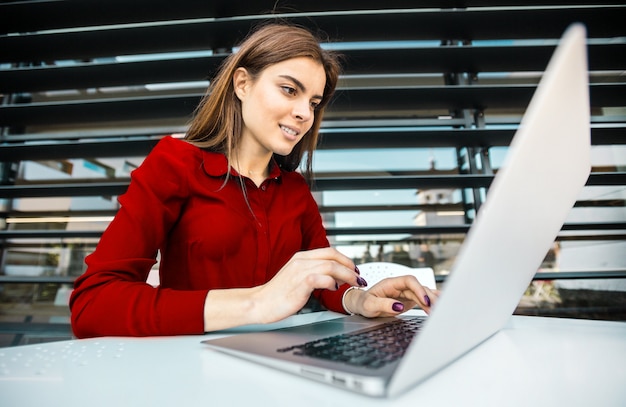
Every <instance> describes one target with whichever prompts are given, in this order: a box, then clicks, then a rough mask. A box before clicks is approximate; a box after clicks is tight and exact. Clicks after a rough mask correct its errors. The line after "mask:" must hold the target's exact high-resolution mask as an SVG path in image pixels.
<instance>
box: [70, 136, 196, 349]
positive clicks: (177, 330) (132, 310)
mask: <svg viewBox="0 0 626 407" xmlns="http://www.w3.org/2000/svg"><path fill="white" fill-rule="evenodd" d="M168 144H172V141H171V140H166V141H163V142H162V143H161V144H159V145H157V147H155V149H154V151H153V153H152V154H150V155H149V156H148V157H147V158H146V160H145V161H144V163H143V164H142V165H141V166H140V167H139V168H138V169H137V170H135V171H134V172H133V174H132V177H131V183H130V185H129V188H128V190H127V192H126V193H125V194H124V195H122V196H120V198H119V201H120V204H121V207H120V209H119V211H118V213H117V215H116V217H115V218H114V220H113V221H112V222H111V224H110V225H109V227H108V228H107V230H106V231H105V232H104V234H103V235H102V238H101V240H100V242H99V244H98V246H97V248H96V250H95V252H94V253H92V254H91V255H89V256H88V257H87V258H86V263H87V271H86V272H85V274H84V275H82V276H80V277H79V278H78V279H77V281H76V283H75V290H74V291H73V294H72V297H71V301H70V307H71V311H72V327H73V329H74V333H75V335H76V336H77V337H89V336H100V335H107V336H114V335H133V336H146V335H176V334H195V333H202V332H203V323H202V321H203V307H204V300H205V298H206V294H207V291H208V290H207V289H202V290H186V291H181V290H173V289H168V288H164V287H157V288H154V287H152V286H150V285H148V284H147V283H146V278H147V275H148V273H149V271H150V269H151V267H152V266H153V265H154V264H155V262H156V254H157V250H158V248H159V247H160V246H161V245H162V244H163V242H164V241H165V239H166V236H167V234H168V233H169V231H170V229H171V227H172V225H173V224H174V223H175V222H176V220H177V219H178V217H179V213H180V210H181V207H182V206H183V205H184V203H185V200H186V199H185V198H186V195H187V194H188V188H187V186H186V179H185V175H186V174H185V172H184V171H182V170H181V169H183V168H186V164H185V163H184V162H181V160H184V159H185V157H184V156H183V155H180V156H176V155H175V154H171V153H170V151H168V148H167V145H168Z"/></svg>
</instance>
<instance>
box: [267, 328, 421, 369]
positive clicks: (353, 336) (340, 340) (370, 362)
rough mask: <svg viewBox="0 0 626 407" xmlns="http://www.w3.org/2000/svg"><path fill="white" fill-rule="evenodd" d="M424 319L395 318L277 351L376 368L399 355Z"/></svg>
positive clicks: (402, 353)
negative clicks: (362, 329)
mask: <svg viewBox="0 0 626 407" xmlns="http://www.w3.org/2000/svg"><path fill="white" fill-rule="evenodd" d="M425 320H426V317H422V316H417V317H412V318H406V319H397V320H393V321H391V322H387V323H384V324H382V325H380V326H376V327H374V328H370V329H368V330H366V331H356V332H351V333H347V334H341V335H336V336H331V337H328V338H323V339H318V340H315V341H311V342H307V343H303V344H301V345H295V346H290V347H287V348H281V349H278V350H277V351H278V352H292V351H293V355H298V356H307V357H312V358H318V359H326V360H332V361H336V362H343V363H347V364H349V365H354V366H364V367H368V368H372V369H376V368H380V367H382V366H384V365H386V364H388V363H391V362H393V361H395V360H398V359H399V358H400V357H402V355H404V352H405V351H406V349H407V348H408V346H409V344H410V343H411V340H412V339H413V337H414V336H415V334H416V333H417V331H418V330H419V329H420V328H421V326H422V324H423V323H424V321H425Z"/></svg>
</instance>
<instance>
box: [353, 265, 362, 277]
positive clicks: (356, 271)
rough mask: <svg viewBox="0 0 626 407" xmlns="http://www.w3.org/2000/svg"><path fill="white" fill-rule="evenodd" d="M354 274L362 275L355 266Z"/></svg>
mask: <svg viewBox="0 0 626 407" xmlns="http://www.w3.org/2000/svg"><path fill="white" fill-rule="evenodd" d="M354 272H355V273H357V274H358V275H361V271H360V270H359V268H358V267H357V266H354Z"/></svg>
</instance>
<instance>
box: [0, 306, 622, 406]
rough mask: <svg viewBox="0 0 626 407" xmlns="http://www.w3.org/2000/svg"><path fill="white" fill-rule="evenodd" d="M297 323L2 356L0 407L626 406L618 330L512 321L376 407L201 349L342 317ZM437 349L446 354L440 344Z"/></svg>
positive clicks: (600, 324) (617, 326) (79, 343)
mask: <svg viewBox="0 0 626 407" xmlns="http://www.w3.org/2000/svg"><path fill="white" fill-rule="evenodd" d="M339 316H340V315H339V314H334V313H331V312H320V313H312V314H304V315H297V316H294V317H291V318H288V319H287V320H285V321H283V322H281V323H278V324H273V325H270V326H263V327H260V326H253V327H246V328H240V329H237V330H233V331H230V332H220V333H214V334H208V335H204V336H179V337H159V338H116V337H113V338H98V339H87V340H73V341H63V342H51V343H47V344H41V345H27V346H20V347H13V348H3V349H0V405H2V406H30V405H42V406H43V405H46V406H56V405H58V406H64V407H70V406H81V407H82V406H122V405H124V406H126V405H128V406H161V405H163V406H171V405H181V406H222V405H227V406H239V405H250V404H255V403H256V404H258V405H260V406H269V405H271V406H293V405H294V402H295V403H296V405H298V406H309V405H310V406H342V407H345V406H346V405H357V404H356V403H358V405H359V407H362V406H371V405H381V404H384V405H393V406H409V405H410V406H415V405H418V404H419V405H425V406H429V407H430V406H460V405H463V406H470V405H477V406H585V407H588V406H590V405H597V406H603V407H606V406H625V405H626V323H624V322H608V321H589V320H574V319H557V318H543V317H523V316H513V317H511V319H510V321H509V322H508V324H507V325H506V327H505V328H504V329H502V330H501V331H500V332H498V333H497V334H496V335H494V336H493V337H491V338H490V339H488V340H487V341H486V342H484V343H483V344H481V345H480V346H479V347H477V348H475V349H474V350H473V351H471V352H469V353H468V354H466V355H465V356H463V357H462V358H460V359H459V360H457V361H456V362H454V363H453V364H452V365H450V366H448V367H446V368H445V369H443V370H442V371H440V372H439V373H437V374H435V375H433V376H432V377H431V378H429V379H427V380H426V381H423V382H422V383H420V384H419V385H418V386H416V387H415V388H414V389H412V390H410V391H409V392H408V393H405V394H403V395H401V396H399V397H397V398H393V399H376V398H369V397H366V396H362V395H358V394H354V393H351V392H348V391H346V390H342V389H337V388H334V387H331V386H329V385H326V384H323V383H317V382H314V381H310V380H307V379H305V378H300V377H295V376H291V375H289V374H287V373H284V372H280V371H276V370H273V369H270V368H267V367H264V366H260V365H256V364H254V363H251V362H247V361H243V360H239V359H237V358H234V357H232V356H228V355H225V354H222V353H219V352H216V351H213V350H210V349H208V348H207V347H206V346H205V345H203V344H202V343H201V341H202V340H204V339H208V338H214V337H218V336H224V335H226V334H237V333H240V332H244V331H247V330H259V329H269V328H277V327H284V326H292V325H298V324H303V323H309V322H314V321H319V320H324V319H329V318H336V317H339ZM443 346H445V344H443Z"/></svg>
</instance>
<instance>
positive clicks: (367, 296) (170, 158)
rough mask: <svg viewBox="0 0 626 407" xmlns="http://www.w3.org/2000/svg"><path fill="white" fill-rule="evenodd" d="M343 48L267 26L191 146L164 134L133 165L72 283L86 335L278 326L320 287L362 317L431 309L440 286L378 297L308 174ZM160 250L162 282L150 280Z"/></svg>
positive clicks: (396, 286) (324, 295) (215, 89)
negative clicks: (335, 232) (328, 226)
mask: <svg viewBox="0 0 626 407" xmlns="http://www.w3.org/2000/svg"><path fill="white" fill-rule="evenodd" d="M339 68H340V66H339V62H338V58H337V56H336V55H335V54H333V53H331V52H328V51H324V50H322V49H321V48H320V46H319V42H318V40H317V39H316V38H315V37H314V36H313V35H312V34H311V33H310V32H309V31H307V30H304V29H301V28H297V27H293V26H289V25H268V26H265V27H262V28H260V29H259V30H257V31H256V32H254V33H253V34H252V35H250V36H249V37H248V38H247V39H246V40H245V41H244V42H243V43H242V44H241V46H240V48H239V50H238V51H237V52H236V53H234V54H232V55H230V56H229V57H228V58H227V59H226V60H225V62H224V64H223V65H222V67H221V68H220V71H219V72H218V74H217V76H216V78H215V79H214V80H213V81H212V82H211V85H210V87H209V89H208V91H207V94H206V96H205V97H204V99H203V100H202V102H201V104H200V106H199V107H198V109H197V111H196V115H195V118H194V119H193V121H192V123H191V125H190V128H189V131H188V133H187V134H186V137H185V139H186V140H178V139H174V138H171V137H166V138H164V139H162V140H161V141H160V142H159V143H158V144H157V145H156V146H155V148H154V149H153V150H152V152H151V153H150V154H149V155H148V157H146V159H145V160H144V162H143V163H142V165H141V166H140V167H139V168H138V169H137V170H135V171H134V172H133V173H132V177H131V182H130V185H129V187H128V190H127V192H126V193H125V194H124V195H122V196H120V198H119V201H120V204H121V207H120V209H119V211H118V213H117V215H116V217H115V219H114V220H113V221H112V222H111V224H110V225H109V227H108V228H107V230H106V231H105V232H104V234H103V235H102V238H101V240H100V242H99V244H98V246H97V248H96V250H95V251H94V253H92V254H90V255H89V256H87V258H86V263H87V271H86V272H85V274H84V275H82V276H81V277H79V278H78V279H77V281H76V283H75V290H74V292H73V294H72V297H71V301H70V307H71V311H72V326H73V330H74V333H75V335H76V336H77V337H91V336H114V335H123V336H129V335H130V336H147V335H182V334H201V333H204V332H208V331H214V330H219V329H225V328H230V327H235V326H240V325H245V324H251V323H270V322H275V321H279V320H281V319H283V318H285V317H287V316H289V315H292V314H294V313H296V312H297V311H298V310H299V309H301V308H302V306H303V305H305V303H306V302H307V300H308V299H309V298H310V296H311V294H313V295H314V296H315V297H316V298H317V299H318V300H319V301H320V302H321V304H322V305H323V306H325V307H326V308H328V309H330V310H333V311H338V312H344V313H358V314H361V315H363V316H366V317H376V316H390V315H397V314H399V313H401V312H402V311H403V310H407V309H409V308H411V307H413V306H415V305H418V304H419V305H420V306H422V308H424V309H425V310H426V311H429V309H430V300H431V299H433V300H434V299H435V293H433V292H431V291H429V290H428V289H426V288H424V287H422V286H421V285H420V284H419V283H418V281H417V280H416V279H415V278H412V277H402V278H396V279H388V280H385V281H383V282H381V283H379V284H377V285H376V286H374V287H372V288H371V289H370V290H369V291H363V290H358V289H355V287H363V286H366V285H367V283H366V282H365V280H363V278H361V277H360V276H359V273H358V269H357V268H356V267H355V265H354V263H353V262H352V260H350V259H349V258H348V257H346V256H344V255H342V254H341V253H339V252H338V251H337V250H334V249H332V248H330V247H329V242H328V240H327V238H326V233H325V230H324V227H323V225H322V221H321V217H320V215H319V212H318V209H317V206H316V203H315V201H314V199H313V197H312V196H311V193H310V191H309V188H308V185H307V183H306V180H305V178H304V177H303V176H302V175H300V174H299V173H297V172H295V169H296V168H298V167H299V166H300V163H301V161H302V158H303V157H304V155H305V154H307V163H306V170H305V173H306V174H307V175H310V172H311V154H312V152H313V150H314V148H315V146H316V143H317V137H318V130H319V127H320V123H321V120H322V115H323V111H324V107H325V106H326V105H327V104H328V101H329V99H330V98H331V96H332V94H333V92H334V89H335V85H336V83H337V79H338V75H339ZM157 253H160V256H161V257H160V268H159V276H160V285H159V287H152V286H150V285H148V284H147V283H146V278H147V276H148V273H149V271H150V269H151V267H152V266H153V265H154V264H155V262H156V256H157Z"/></svg>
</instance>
